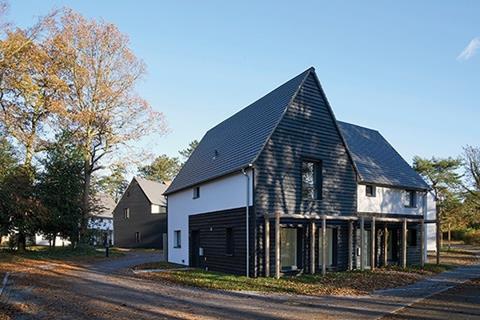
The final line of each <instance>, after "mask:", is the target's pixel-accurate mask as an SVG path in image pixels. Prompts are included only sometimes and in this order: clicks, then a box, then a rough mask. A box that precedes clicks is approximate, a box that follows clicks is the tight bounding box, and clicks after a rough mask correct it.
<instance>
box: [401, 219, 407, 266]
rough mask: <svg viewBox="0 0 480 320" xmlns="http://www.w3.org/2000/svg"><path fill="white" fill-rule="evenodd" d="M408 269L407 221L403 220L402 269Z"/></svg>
mask: <svg viewBox="0 0 480 320" xmlns="http://www.w3.org/2000/svg"><path fill="white" fill-rule="evenodd" d="M406 267H407V219H403V228H402V268H403V269H405V268H406Z"/></svg>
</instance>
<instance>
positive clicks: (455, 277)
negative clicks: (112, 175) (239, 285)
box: [0, 252, 480, 320]
mask: <svg viewBox="0 0 480 320" xmlns="http://www.w3.org/2000/svg"><path fill="white" fill-rule="evenodd" d="M159 258H161V256H160V255H159V254H157V253H149V252H131V253H128V254H127V255H126V256H125V257H123V258H117V259H115V260H111V261H103V262H99V263H95V264H91V265H86V266H78V267H68V266H58V265H52V266H48V267H46V268H43V269H41V270H39V274H32V275H29V274H23V273H22V274H13V276H12V277H11V280H10V281H11V283H10V284H9V286H8V289H7V292H6V294H5V296H4V297H3V298H2V299H4V300H5V299H8V302H9V305H12V306H13V310H11V314H12V315H13V316H12V317H11V319H52V318H54V319H130V320H131V319H376V318H379V317H382V316H384V315H385V314H387V313H391V312H393V311H395V310H398V309H399V308H401V307H403V306H405V305H409V304H412V303H415V302H418V301H417V300H418V299H419V298H420V297H421V294H420V293H421V292H425V290H427V291H426V292H427V293H428V290H429V287H428V286H433V287H435V286H439V285H444V286H452V284H453V285H454V284H458V283H462V282H464V281H466V280H468V279H470V278H479V277H480V267H479V266H472V267H464V268H463V269H460V272H453V273H451V275H450V276H448V275H447V276H445V275H442V276H443V278H438V279H433V280H429V282H428V283H424V284H420V285H419V284H416V287H415V285H413V287H411V288H410V289H408V288H407V289H405V290H398V289H393V290H392V291H389V290H385V291H382V292H378V293H376V294H374V295H369V296H363V297H307V296H289V295H278V294H269V295H265V294H255V293H238V292H219V291H212V290H203V289H195V288H189V287H182V286H176V285H172V284H163V283H156V282H152V281H150V280H145V279H139V278H136V277H134V276H133V275H132V274H131V273H129V272H125V268H127V267H128V266H132V265H135V264H139V263H144V262H151V261H156V260H157V261H158V260H159ZM0 311H1V309H0ZM0 319H1V317H0ZM6 319H9V318H6Z"/></svg>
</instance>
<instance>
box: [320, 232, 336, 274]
mask: <svg viewBox="0 0 480 320" xmlns="http://www.w3.org/2000/svg"><path fill="white" fill-rule="evenodd" d="M336 234H337V229H334V228H327V229H326V237H325V238H326V249H327V250H326V251H327V252H326V253H327V260H326V263H327V267H333V266H334V265H335V254H336V252H335V251H336V245H337V244H336ZM322 250H323V237H322V229H319V232H318V264H319V266H320V267H322V265H323V251H322Z"/></svg>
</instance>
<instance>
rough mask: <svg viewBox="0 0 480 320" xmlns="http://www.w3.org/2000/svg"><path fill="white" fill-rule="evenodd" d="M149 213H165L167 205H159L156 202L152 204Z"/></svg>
mask: <svg viewBox="0 0 480 320" xmlns="http://www.w3.org/2000/svg"><path fill="white" fill-rule="evenodd" d="M151 213H152V214H159V213H167V207H165V206H160V205H158V204H152V206H151Z"/></svg>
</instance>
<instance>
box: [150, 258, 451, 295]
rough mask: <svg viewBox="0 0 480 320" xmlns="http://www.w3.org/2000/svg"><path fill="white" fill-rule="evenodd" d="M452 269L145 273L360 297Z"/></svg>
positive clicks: (204, 284)
mask: <svg viewBox="0 0 480 320" xmlns="http://www.w3.org/2000/svg"><path fill="white" fill-rule="evenodd" d="M448 268H449V267H448V266H432V265H426V266H425V268H424V269H420V268H409V269H407V270H401V269H400V268H397V267H390V268H387V269H377V270H375V271H363V272H361V271H350V272H330V273H327V275H326V276H324V277H323V276H321V275H301V276H296V277H283V278H281V279H278V280H276V279H274V278H263V277H259V278H247V277H244V276H236V275H230V274H224V273H220V272H210V271H204V270H199V269H190V270H171V271H164V272H157V273H147V274H142V275H141V277H145V278H148V279H152V280H158V281H166V282H170V283H176V284H182V285H188V286H193V287H200V288H207V289H218V290H234V291H257V292H277V293H290V294H303V295H313V296H320V295H360V294H366V293H368V292H371V291H373V290H378V289H385V288H392V287H398V286H402V285H406V284H410V283H413V282H415V281H417V280H419V279H422V278H423V277H425V276H426V275H431V274H434V273H437V272H442V271H445V270H447V269H448Z"/></svg>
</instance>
